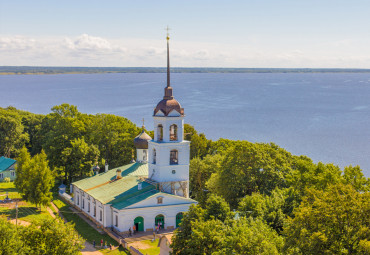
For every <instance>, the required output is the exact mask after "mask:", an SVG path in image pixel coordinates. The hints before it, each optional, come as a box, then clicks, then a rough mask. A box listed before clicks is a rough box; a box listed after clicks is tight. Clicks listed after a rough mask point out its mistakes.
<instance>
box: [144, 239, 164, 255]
mask: <svg viewBox="0 0 370 255" xmlns="http://www.w3.org/2000/svg"><path fill="white" fill-rule="evenodd" d="M158 242H159V238H157V239H156V240H155V241H154V242H152V240H144V241H141V243H142V244H146V245H149V246H150V248H148V249H140V251H141V252H142V253H143V254H147V255H158V254H159V252H160V249H159V247H157V246H158Z"/></svg>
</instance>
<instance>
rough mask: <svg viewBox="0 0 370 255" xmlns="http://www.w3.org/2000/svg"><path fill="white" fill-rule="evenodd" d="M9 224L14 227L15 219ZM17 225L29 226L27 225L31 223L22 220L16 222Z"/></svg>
mask: <svg viewBox="0 0 370 255" xmlns="http://www.w3.org/2000/svg"><path fill="white" fill-rule="evenodd" d="M9 222H11V223H13V224H14V225H15V222H16V221H15V219H13V220H10V221H9ZM17 223H18V225H21V226H29V225H31V223H30V222H28V221H24V220H18V222H17Z"/></svg>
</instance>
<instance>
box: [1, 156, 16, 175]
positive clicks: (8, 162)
mask: <svg viewBox="0 0 370 255" xmlns="http://www.w3.org/2000/svg"><path fill="white" fill-rule="evenodd" d="M16 162H17V161H16V160H14V159H11V158H6V157H0V172H2V171H4V170H6V169H8V168H9V167H11V166H12V165H14V163H16Z"/></svg>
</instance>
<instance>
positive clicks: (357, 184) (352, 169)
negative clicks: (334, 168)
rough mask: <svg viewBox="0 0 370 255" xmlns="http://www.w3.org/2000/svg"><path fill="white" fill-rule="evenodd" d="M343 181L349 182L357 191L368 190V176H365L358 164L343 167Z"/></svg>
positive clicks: (369, 186) (369, 187)
mask: <svg viewBox="0 0 370 255" xmlns="http://www.w3.org/2000/svg"><path fill="white" fill-rule="evenodd" d="M343 179H344V183H346V184H351V185H352V186H353V187H354V188H355V189H356V190H357V191H370V178H366V177H365V176H364V174H363V173H362V170H361V168H360V167H359V166H351V165H350V166H347V167H345V168H344V174H343Z"/></svg>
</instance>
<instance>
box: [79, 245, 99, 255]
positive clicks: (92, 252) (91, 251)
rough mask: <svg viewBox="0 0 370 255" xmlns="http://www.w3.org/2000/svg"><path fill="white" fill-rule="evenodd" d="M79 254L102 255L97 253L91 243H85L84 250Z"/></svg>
mask: <svg viewBox="0 0 370 255" xmlns="http://www.w3.org/2000/svg"><path fill="white" fill-rule="evenodd" d="M81 254H82V255H102V254H103V253H101V252H100V251H97V250H96V249H95V248H94V246H93V245H92V244H91V243H89V242H85V248H84V249H83V250H81Z"/></svg>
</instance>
